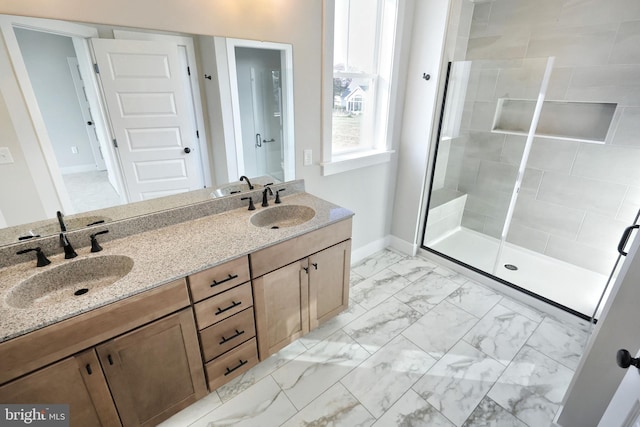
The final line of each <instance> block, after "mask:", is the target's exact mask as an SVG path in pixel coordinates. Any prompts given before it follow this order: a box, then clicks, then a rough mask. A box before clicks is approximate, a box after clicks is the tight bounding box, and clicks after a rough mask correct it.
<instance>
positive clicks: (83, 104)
mask: <svg viewBox="0 0 640 427" xmlns="http://www.w3.org/2000/svg"><path fill="white" fill-rule="evenodd" d="M67 62H68V63H69V70H70V71H71V79H72V80H73V86H74V88H75V90H76V96H77V97H78V103H79V104H80V111H81V113H82V118H83V120H84V122H85V125H86V126H87V137H88V138H89V146H90V147H91V152H92V153H93V158H94V159H95V162H96V169H97V170H99V171H103V170H106V169H107V165H106V163H105V161H104V156H103V155H102V149H101V147H100V142H99V140H98V134H97V133H96V124H95V122H94V119H93V116H92V115H91V107H90V106H89V99H88V98H87V89H86V88H85V86H84V81H83V80H82V75H81V74H80V67H79V65H78V58H75V57H68V58H67Z"/></svg>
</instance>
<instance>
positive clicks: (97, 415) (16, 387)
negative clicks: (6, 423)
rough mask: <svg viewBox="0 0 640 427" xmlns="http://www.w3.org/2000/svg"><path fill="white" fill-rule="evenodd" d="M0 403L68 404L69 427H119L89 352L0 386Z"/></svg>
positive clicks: (101, 375)
mask: <svg viewBox="0 0 640 427" xmlns="http://www.w3.org/2000/svg"><path fill="white" fill-rule="evenodd" d="M0 402H2V403H36V404H37V403H43V404H47V403H49V404H52V403H53V404H55V403H62V404H68V405H69V415H70V418H71V423H70V424H71V426H82V427H85V426H87V427H92V426H105V427H110V426H120V425H121V424H120V419H119V418H118V413H117V412H116V408H115V406H114V404H113V400H112V399H111V395H110V394H109V388H108V387H107V382H106V381H105V378H104V375H103V373H102V369H100V362H98V357H97V356H96V353H95V351H94V350H93V349H91V350H87V351H85V352H83V353H79V354H77V355H75V356H71V357H68V358H66V359H63V360H61V361H59V362H57V363H54V364H53V365H50V366H48V367H46V368H43V369H40V370H39V371H36V372H34V373H32V374H29V375H27V376H24V377H22V378H20V379H17V380H15V381H13V382H10V383H7V384H5V385H3V386H2V387H0Z"/></svg>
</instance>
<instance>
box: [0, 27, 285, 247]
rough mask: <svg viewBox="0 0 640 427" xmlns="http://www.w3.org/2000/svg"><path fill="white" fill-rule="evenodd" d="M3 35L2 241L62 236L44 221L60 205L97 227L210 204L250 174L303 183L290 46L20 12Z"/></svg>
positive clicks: (0, 117) (0, 48)
mask: <svg viewBox="0 0 640 427" xmlns="http://www.w3.org/2000/svg"><path fill="white" fill-rule="evenodd" d="M0 27H1V30H2V38H3V40H4V46H0V75H1V77H2V80H3V82H2V83H1V86H0V89H1V91H2V97H1V98H0V121H1V122H2V123H1V124H2V127H3V128H5V131H4V134H5V135H4V138H3V139H4V141H2V142H0V178H1V179H2V181H4V184H3V185H2V187H0V199H3V200H4V201H5V202H4V203H0V226H2V227H3V228H4V230H2V229H0V245H6V244H11V243H16V242H17V237H23V236H27V235H28V234H34V235H40V236H44V235H48V234H52V233H55V232H56V228H55V226H54V227H46V226H45V225H46V224H44V223H42V221H43V220H46V219H48V218H51V219H55V214H56V211H58V210H60V211H63V212H64V213H65V214H66V215H67V216H68V217H69V219H73V218H74V217H77V218H79V222H77V224H78V226H86V225H87V224H90V223H92V222H95V221H96V220H97V221H101V220H104V221H107V222H108V221H112V220H119V219H123V218H127V217H131V216H137V215H140V214H144V213H150V212H155V211H158V210H162V209H167V208H172V207H176V206H182V205H185V204H190V203H197V202H199V201H204V200H209V199H210V197H211V195H212V190H213V189H215V188H217V187H220V186H224V185H225V184H227V183H231V182H234V181H238V179H239V177H240V176H242V175H246V176H249V177H257V176H259V177H264V178H265V179H266V180H267V181H269V180H271V181H288V180H291V179H294V178H295V166H294V165H295V162H294V140H293V138H294V132H293V84H292V81H293V65H292V64H293V61H292V49H291V46H290V45H287V44H279V43H268V42H256V41H251V40H241V39H230V38H225V37H214V36H205V35H196V34H175V33H167V32H163V31H152V30H148V29H147V30H142V29H135V28H122V27H111V26H106V25H97V24H84V23H74V22H65V21H58V20H48V19H38V18H25V17H16V16H9V15H0ZM1 101H4V102H1ZM214 193H215V192H214ZM216 194H224V192H217V193H216ZM85 223H86V224H85ZM8 230H9V231H8Z"/></svg>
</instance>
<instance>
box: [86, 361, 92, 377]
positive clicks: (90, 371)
mask: <svg viewBox="0 0 640 427" xmlns="http://www.w3.org/2000/svg"><path fill="white" fill-rule="evenodd" d="M86 368H87V374H89V375H91V374H93V371H92V370H91V365H90V364H88V363H87V366H86Z"/></svg>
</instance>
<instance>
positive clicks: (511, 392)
mask: <svg viewBox="0 0 640 427" xmlns="http://www.w3.org/2000/svg"><path fill="white" fill-rule="evenodd" d="M351 271H352V277H351V301H350V306H349V308H348V310H346V311H345V312H343V313H341V314H340V315H339V316H337V317H335V318H333V319H331V320H330V321H328V322H327V323H325V324H324V325H321V326H320V327H319V328H318V329H316V330H314V331H312V332H311V333H309V334H308V335H306V336H305V337H303V338H302V339H300V340H298V341H296V342H294V343H292V344H290V345H289V346H287V347H286V348H284V349H283V350H281V351H280V352H278V353H277V354H275V355H273V356H271V357H270V358H268V359H267V360H265V361H263V362H261V363H260V364H258V365H257V366H255V367H254V368H253V369H251V370H250V371H248V372H247V373H245V374H244V375H242V376H241V377H239V378H236V379H234V380H232V381H231V382H230V383H228V384H226V385H224V386H222V387H220V388H219V389H218V390H216V391H215V392H212V393H210V394H209V395H208V396H206V397H205V398H203V399H201V400H200V401H198V402H196V403H195V404H193V405H191V406H190V407H188V408H186V409H185V410H183V411H182V412H180V413H178V414H176V415H174V416H173V417H172V418H170V419H169V420H167V421H165V422H164V423H163V424H162V426H164V427H169V426H171V427H178V426H180V427H184V426H192V427H215V426H231V425H233V426H252V427H253V426H260V427H266V426H280V425H282V426H347V427H354V426H377V427H387V426H430V427H437V426H447V427H452V426H457V427H461V426H464V427H469V426H482V427H489V426H492V427H493V426H496V427H497V426H499V427H510V426H514V427H526V426H529V427H547V426H549V424H550V422H551V420H552V419H553V417H554V415H555V412H556V411H557V410H558V409H559V405H560V403H561V401H562V398H563V396H564V393H565V391H566V389H567V387H568V386H569V382H570V381H571V377H572V375H573V373H574V370H575V368H576V367H577V364H578V360H579V358H580V356H581V353H582V349H583V346H584V344H585V342H586V339H587V332H585V331H586V330H588V329H587V328H586V325H585V327H584V328H581V327H580V325H579V324H578V323H576V324H575V325H574V324H571V325H569V324H567V323H566V322H561V321H559V320H556V319H554V318H553V317H551V316H550V315H548V314H545V313H541V312H539V311H536V310H535V309H533V308H530V307H527V306H525V305H523V304H521V303H519V302H517V301H515V300H513V299H510V298H507V297H505V296H503V295H500V294H499V293H497V292H495V291H493V290H491V289H488V288H486V287H483V286H481V285H480V284H478V283H475V282H473V281H472V280H469V279H468V278H466V277H465V276H463V275H461V274H458V273H455V272H453V271H451V270H448V269H446V268H444V267H442V266H440V265H437V264H436V263H434V262H432V261H429V260H426V259H424V258H421V257H419V256H418V257H407V256H404V255H401V254H399V253H397V252H394V251H392V250H388V249H387V250H384V251H381V252H379V253H377V254H375V255H373V256H371V257H369V258H367V259H366V260H364V261H362V262H360V263H359V264H357V265H355V266H353V267H352V270H351Z"/></svg>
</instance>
